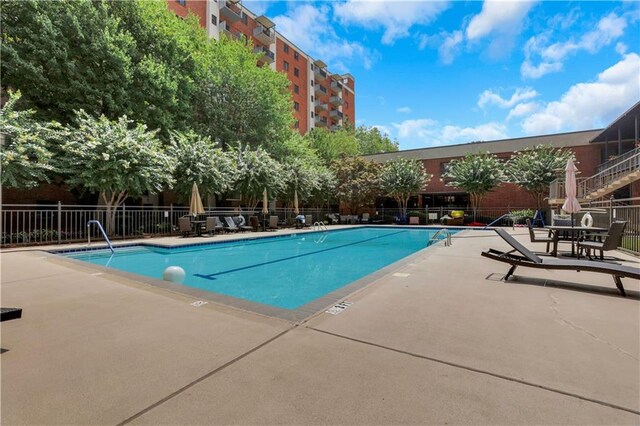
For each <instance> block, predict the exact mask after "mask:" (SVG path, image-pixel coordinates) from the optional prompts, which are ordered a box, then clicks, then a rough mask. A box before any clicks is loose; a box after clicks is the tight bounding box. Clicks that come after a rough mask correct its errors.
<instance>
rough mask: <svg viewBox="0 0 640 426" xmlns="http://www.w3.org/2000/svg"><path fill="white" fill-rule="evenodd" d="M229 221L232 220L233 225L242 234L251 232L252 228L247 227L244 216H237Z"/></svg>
mask: <svg viewBox="0 0 640 426" xmlns="http://www.w3.org/2000/svg"><path fill="white" fill-rule="evenodd" d="M231 219H232V220H233V223H234V224H235V225H236V226H237V227H238V228H240V230H241V231H242V232H245V231H253V227H251V226H249V225H247V222H245V219H244V216H242V215H238V216H235V217H232V218H231Z"/></svg>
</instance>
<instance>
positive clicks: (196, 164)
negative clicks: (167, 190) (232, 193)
mask: <svg viewBox="0 0 640 426" xmlns="http://www.w3.org/2000/svg"><path fill="white" fill-rule="evenodd" d="M168 154H169V155H170V156H171V157H172V158H173V159H174V160H175V161H176V168H175V172H174V177H175V185H174V186H173V189H174V190H175V191H176V192H177V193H178V195H180V196H181V197H182V198H183V199H188V198H189V196H190V195H191V187H192V186H193V183H194V182H195V183H197V184H198V189H199V190H200V193H201V194H202V195H203V196H206V195H209V194H222V193H224V192H226V191H228V190H229V189H231V184H232V183H233V182H234V180H235V174H236V170H235V165H234V162H233V156H232V155H230V154H228V153H226V152H223V151H222V149H220V148H218V147H217V146H216V144H215V142H213V141H212V140H211V138H209V137H202V136H200V135H198V134H196V133H193V132H189V133H180V132H172V133H171V145H170V146H169V149H168Z"/></svg>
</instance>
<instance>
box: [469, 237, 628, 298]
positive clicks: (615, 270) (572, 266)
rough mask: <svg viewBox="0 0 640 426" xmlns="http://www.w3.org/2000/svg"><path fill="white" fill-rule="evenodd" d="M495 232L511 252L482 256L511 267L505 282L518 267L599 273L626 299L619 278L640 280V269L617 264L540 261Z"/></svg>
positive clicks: (512, 240)
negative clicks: (605, 275) (609, 280)
mask: <svg viewBox="0 0 640 426" xmlns="http://www.w3.org/2000/svg"><path fill="white" fill-rule="evenodd" d="M495 231H496V232H497V233H498V235H500V236H501V237H502V239H503V240H505V241H506V242H507V243H508V244H509V245H510V246H511V247H513V250H511V251H508V252H501V251H498V250H494V249H489V250H488V251H483V252H482V256H484V257H488V258H489V259H493V260H497V261H498V262H504V263H508V264H509V265H511V268H510V269H509V272H507V275H505V277H504V280H505V281H507V280H508V279H509V277H510V276H512V275H513V273H514V272H515V270H516V268H517V267H518V266H523V267H528V268H539V269H564V270H570V271H578V272H580V271H588V272H599V273H601V274H609V275H611V276H612V277H613V280H614V282H615V283H616V287H618V290H620V293H621V294H622V296H625V297H626V296H627V294H626V293H625V291H624V287H623V286H622V280H621V278H633V279H635V280H640V268H633V267H630V266H623V265H619V264H617V263H604V262H597V261H593V260H573V259H571V260H564V259H555V258H553V259H542V258H541V257H539V256H537V255H536V254H535V253H532V252H531V251H529V250H528V249H527V248H526V247H525V246H523V245H522V244H520V243H519V242H518V241H516V239H515V238H513V237H512V236H511V235H509V234H508V233H507V231H505V230H504V229H500V228H498V229H496V230H495ZM516 251H517V252H518V253H520V255H517V254H513V252H516Z"/></svg>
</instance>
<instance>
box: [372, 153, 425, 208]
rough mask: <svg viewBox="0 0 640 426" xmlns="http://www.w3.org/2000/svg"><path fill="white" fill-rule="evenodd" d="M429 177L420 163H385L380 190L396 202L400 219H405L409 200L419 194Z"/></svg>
mask: <svg viewBox="0 0 640 426" xmlns="http://www.w3.org/2000/svg"><path fill="white" fill-rule="evenodd" d="M431 177H432V175H430V174H428V173H427V172H426V171H425V169H424V165H423V164H422V162H421V161H412V160H407V159H404V158H398V159H397V160H391V161H389V162H387V163H385V164H384V166H383V167H382V171H381V172H380V188H381V189H382V192H383V193H384V194H386V195H388V196H390V197H393V198H394V199H395V200H396V201H397V202H398V206H399V207H400V210H401V212H402V217H406V216H407V203H408V202H409V198H410V197H411V196H412V195H414V194H417V193H418V192H420V191H421V190H422V189H423V188H424V187H425V186H426V185H427V182H428V181H429V180H430V179H431Z"/></svg>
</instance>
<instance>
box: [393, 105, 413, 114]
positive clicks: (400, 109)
mask: <svg viewBox="0 0 640 426" xmlns="http://www.w3.org/2000/svg"><path fill="white" fill-rule="evenodd" d="M396 111H397V112H401V113H403V114H408V113H410V112H411V108H409V107H408V106H405V107H400V108H398V109H397V110H396Z"/></svg>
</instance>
